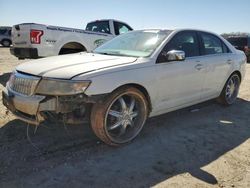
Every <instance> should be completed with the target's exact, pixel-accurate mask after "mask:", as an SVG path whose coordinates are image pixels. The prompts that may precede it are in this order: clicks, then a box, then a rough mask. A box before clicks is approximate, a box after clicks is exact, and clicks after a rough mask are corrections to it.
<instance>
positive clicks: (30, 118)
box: [2, 86, 106, 125]
mask: <svg viewBox="0 0 250 188" xmlns="http://www.w3.org/2000/svg"><path fill="white" fill-rule="evenodd" d="M105 96H106V95H98V96H93V97H88V96H86V95H84V94H78V95H72V96H41V95H32V96H26V95H22V94H20V93H17V92H15V91H13V90H11V89H10V88H9V87H8V86H7V88H6V89H4V90H3V91H2V100H3V104H4V106H6V107H7V109H8V110H10V111H11V112H12V113H13V114H14V115H15V116H16V117H17V118H18V119H20V120H22V121H24V122H27V123H29V124H33V125H39V124H40V123H41V122H43V121H45V120H47V119H49V117H48V115H47V114H48V113H51V114H55V115H56V117H57V118H59V119H60V117H61V120H64V121H66V122H67V123H72V124H78V123H81V122H85V121H86V119H88V117H87V116H88V115H89V112H90V108H91V106H92V104H93V103H97V102H101V101H102V100H103V98H104V97H105Z"/></svg>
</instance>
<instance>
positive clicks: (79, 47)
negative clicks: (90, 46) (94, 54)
mask: <svg viewBox="0 0 250 188" xmlns="http://www.w3.org/2000/svg"><path fill="white" fill-rule="evenodd" d="M64 49H72V50H79V52H80V51H87V48H86V47H85V46H84V45H83V44H81V43H79V42H75V41H71V42H67V43H65V44H63V45H62V46H61V47H60V48H59V52H58V54H59V55H60V54H63V52H64Z"/></svg>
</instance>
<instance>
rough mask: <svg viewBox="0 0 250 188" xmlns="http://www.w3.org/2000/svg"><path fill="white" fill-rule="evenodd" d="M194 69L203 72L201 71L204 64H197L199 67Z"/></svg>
mask: <svg viewBox="0 0 250 188" xmlns="http://www.w3.org/2000/svg"><path fill="white" fill-rule="evenodd" d="M194 68H195V69H197V70H201V69H203V65H202V64H197V65H195V67H194Z"/></svg>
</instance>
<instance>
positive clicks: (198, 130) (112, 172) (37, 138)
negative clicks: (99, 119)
mask: <svg viewBox="0 0 250 188" xmlns="http://www.w3.org/2000/svg"><path fill="white" fill-rule="evenodd" d="M23 62H25V61H18V60H17V59H16V58H15V57H14V56H11V55H10V53H9V49H8V48H0V90H1V91H2V89H3V88H4V85H5V83H6V81H7V79H8V77H9V75H10V72H11V71H12V70H13V69H14V67H15V66H16V65H18V64H20V63H23ZM0 98H1V97H0ZM27 132H28V135H29V136H28V137H27ZM0 187H1V188H2V187H3V188H8V187H53V188H55V187H60V188H62V187H115V188H118V187H181V188H183V187H197V188H204V187H209V188H210V187H243V188H247V187H250V64H248V65H247V73H246V78H245V80H244V81H243V83H242V86H241V91H240V95H239V98H238V101H237V102H236V104H234V105H233V106H231V107H223V106H221V105H219V104H217V103H216V102H215V101H209V102H206V103H202V104H199V105H195V106H192V107H189V108H186V109H183V110H179V111H176V112H172V113H168V114H165V115H162V116H158V117H155V118H151V119H149V120H148V121H147V123H146V125H145V127H144V129H143V131H142V133H141V134H140V136H139V137H138V138H137V139H136V140H134V141H133V142H132V143H130V144H128V145H125V146H123V147H118V148H114V147H109V146H107V145H105V144H104V143H102V142H100V141H99V140H98V139H97V138H96V137H95V136H94V134H93V133H92V131H91V129H90V127H89V125H88V124H85V125H79V126H67V125H66V126H64V125H59V124H47V125H43V126H41V127H39V128H38V129H37V130H36V131H35V129H34V127H29V129H27V125H26V124H25V123H23V122H21V121H19V120H17V119H15V118H14V117H13V116H12V115H11V114H8V113H7V112H6V109H5V107H4V106H3V105H2V104H0Z"/></svg>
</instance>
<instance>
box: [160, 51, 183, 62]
mask: <svg viewBox="0 0 250 188" xmlns="http://www.w3.org/2000/svg"><path fill="white" fill-rule="evenodd" d="M184 60H185V52H184V51H182V50H171V51H168V52H166V51H162V52H161V54H160V55H159V57H158V60H157V62H158V63H163V62H170V61H184Z"/></svg>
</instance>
